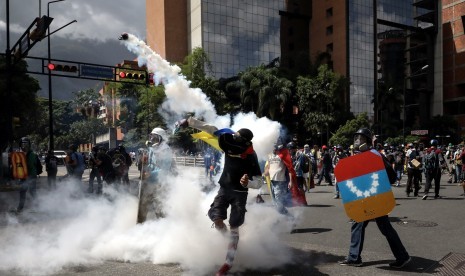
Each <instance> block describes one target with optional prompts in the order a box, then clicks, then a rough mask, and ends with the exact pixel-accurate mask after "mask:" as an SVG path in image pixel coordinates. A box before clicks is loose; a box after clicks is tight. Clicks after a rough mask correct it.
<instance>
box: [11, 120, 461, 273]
mask: <svg viewBox="0 0 465 276" xmlns="http://www.w3.org/2000/svg"><path fill="white" fill-rule="evenodd" d="M179 125H181V126H183V127H192V128H195V129H198V130H202V131H205V132H208V133H211V134H212V135H215V136H217V137H218V141H219V146H220V148H221V150H222V151H223V153H224V166H223V168H222V169H219V159H220V156H219V152H218V153H217V152H215V151H213V150H207V151H206V152H205V154H204V156H203V158H204V162H205V176H206V177H207V178H210V179H211V180H212V176H213V175H214V174H217V173H218V174H221V175H220V177H219V180H218V183H219V186H220V189H219V190H218V194H217V195H216V197H215V199H214V201H213V203H212V204H211V206H210V209H209V211H208V216H209V217H210V219H211V220H212V222H213V227H214V228H216V229H218V230H219V231H221V232H226V231H227V226H226V224H225V223H224V220H226V219H227V218H228V215H227V210H228V208H229V207H231V210H230V215H229V226H230V230H229V232H230V246H232V247H233V249H234V252H233V253H235V250H236V248H237V244H238V240H239V226H241V225H242V224H243V223H244V220H245V210H246V209H245V206H246V202H247V194H248V193H247V191H248V188H260V187H261V186H262V184H263V180H264V179H265V178H269V185H270V186H269V188H270V192H271V197H272V200H273V203H274V205H275V206H276V209H277V211H278V212H279V213H280V214H283V215H285V216H288V217H289V219H291V220H292V219H293V217H292V215H291V214H290V212H289V211H288V209H287V208H288V207H290V206H302V205H306V201H305V192H310V191H311V189H313V188H315V187H316V186H320V185H322V183H323V181H325V183H327V185H328V186H334V198H335V199H338V198H340V190H339V187H338V181H337V179H336V178H335V176H334V169H335V168H336V166H337V164H338V162H339V161H340V160H341V159H344V158H348V157H350V156H352V155H356V154H358V153H361V152H365V151H375V152H377V154H379V156H382V158H383V160H384V162H385V169H386V172H387V175H388V176H389V182H390V184H391V185H393V186H397V187H400V186H401V180H402V178H404V177H405V176H406V178H407V179H406V182H405V183H406V184H405V193H406V196H407V197H410V196H411V194H413V196H415V197H417V196H420V192H421V188H422V186H423V182H425V183H424V189H423V196H422V199H423V200H425V199H427V198H428V197H429V196H430V195H429V191H430V188H431V187H432V185H433V184H434V198H435V199H438V198H441V196H440V194H439V191H440V180H441V176H442V174H448V176H449V178H448V182H449V183H452V182H454V183H463V182H464V179H465V147H464V145H463V144H459V145H456V146H454V145H452V144H449V145H448V146H441V145H439V143H438V141H437V140H436V139H432V140H431V141H429V143H428V145H425V144H424V143H420V142H418V143H409V144H407V145H406V146H405V147H404V146H397V147H395V146H391V145H389V144H384V145H382V144H381V143H379V142H377V141H376V136H374V135H372V133H371V131H370V130H368V129H366V128H361V129H359V130H358V131H357V132H356V133H354V143H353V145H350V146H349V147H343V146H341V145H336V146H326V145H322V146H321V148H320V147H319V146H318V145H314V146H313V147H312V148H310V145H308V144H305V145H304V146H303V148H300V149H299V147H298V145H297V141H291V142H289V143H287V144H286V143H282V142H281V141H280V140H278V142H277V143H276V144H275V146H274V149H273V150H272V152H271V153H270V154H269V156H268V158H267V162H266V164H264V166H261V165H260V163H259V162H258V159H257V156H256V153H255V151H254V150H253V144H252V139H253V133H252V132H251V131H250V130H249V129H246V128H243V129H240V130H238V131H232V130H229V129H226V130H224V129H222V130H218V129H217V128H216V127H214V126H211V125H208V124H205V123H204V122H201V121H199V120H197V119H195V118H192V117H191V118H189V119H188V120H183V121H182V122H180V123H179ZM167 141H168V134H167V132H166V131H165V130H164V129H162V128H155V129H153V130H152V132H151V133H150V134H149V140H148V141H147V144H146V148H143V149H140V151H139V152H138V154H137V155H136V156H137V157H136V160H137V161H136V163H137V165H138V167H139V170H140V171H141V176H140V178H141V179H142V180H143V181H142V182H141V183H143V184H142V185H145V189H143V191H144V192H143V193H142V194H141V195H140V201H141V202H150V204H151V205H154V204H153V198H154V194H155V193H158V192H160V191H158V190H157V187H159V186H157V185H150V184H154V183H157V182H159V181H160V177H164V175H165V172H167V173H169V174H176V169H175V164H173V163H174V162H173V159H172V156H173V152H172V151H171V149H170V147H169V145H168V144H167ZM20 148H21V152H23V153H24V154H23V155H21V156H19V157H17V156H15V157H13V155H12V157H11V159H12V163H13V159H14V160H19V161H16V162H23V164H20V165H21V166H24V167H27V171H28V173H26V174H24V172H23V174H22V176H21V178H20V183H21V190H20V200H19V205H18V208H17V211H18V212H21V211H22V210H23V208H24V204H25V199H26V192H27V191H29V192H30V193H31V196H32V198H34V197H35V195H36V177H37V175H38V174H40V173H41V172H40V171H41V169H40V168H39V166H40V167H41V165H40V162H39V163H37V162H36V159H38V157H37V155H34V153H32V151H31V150H30V140H29V139H28V138H27V137H25V138H22V139H21V142H20ZM133 159H134V156H131V154H129V153H127V152H126V149H125V148H124V146H122V145H120V146H118V147H116V148H114V149H106V148H104V147H97V146H96V147H93V148H92V151H91V153H90V154H89V161H88V168H89V169H90V177H89V185H88V189H87V192H88V193H94V191H95V193H96V194H97V195H100V194H102V187H103V183H104V182H106V183H108V184H123V185H125V184H126V185H127V184H129V177H128V168H129V167H130V166H131V164H132V162H133ZM58 161H59V160H58V158H57V157H56V156H55V155H54V154H53V152H52V151H49V152H48V153H47V156H46V157H45V169H46V172H47V175H48V185H49V188H50V189H54V188H55V187H56V181H57V179H56V176H57V164H58ZM64 163H65V166H66V170H67V176H69V177H70V179H74V180H76V181H79V182H81V181H82V175H83V173H84V170H85V167H86V165H85V161H84V156H83V155H82V154H81V153H79V152H77V147H76V146H75V145H70V147H69V148H68V151H67V157H66V160H65V162H64ZM18 164H19V163H18ZM13 165H14V164H13ZM21 166H16V167H18V168H20V167H21ZM15 173H16V174H17V175H21V171H16V172H15ZM95 181H96V182H97V186H96V187H94V182H95ZM462 186H463V187H464V194H463V195H464V196H465V185H462ZM149 188H151V189H149ZM158 189H159V188H158ZM302 194H303V196H302ZM258 197H260V198H258ZM258 197H257V202H258V203H261V202H263V199H262V198H261V196H260V193H259V195H258ZM144 198H145V199H144ZM259 199H260V200H259ZM155 205H157V206H158V207H160V210H158V211H157V216H163V210H162V204H161V203H159V204H155ZM148 211H149V206H148V205H144V204H143V205H140V206H139V214H138V222H143V221H145V220H146V218H147V213H148ZM368 222H369V220H368V221H362V222H355V221H353V223H352V227H351V243H350V249H349V254H348V256H347V258H346V259H345V260H344V261H342V262H340V264H341V265H350V266H361V265H362V260H361V252H362V249H363V240H364V233H365V228H366V226H367V225H368ZM375 222H376V224H377V226H378V228H379V229H380V231H381V233H382V234H383V235H384V236H385V237H386V239H387V241H388V243H389V245H390V247H391V250H392V252H393V254H394V256H395V258H396V260H395V261H394V262H393V263H391V264H390V266H391V267H394V268H402V267H403V266H405V265H406V264H407V263H409V262H410V260H411V258H410V256H409V254H408V253H407V251H406V249H405V248H404V247H403V245H402V242H401V240H400V238H399V236H398V234H397V232H396V231H395V230H394V228H393V227H392V225H391V224H390V221H389V218H388V216H387V215H383V216H380V217H378V218H376V219H375ZM233 253H230V252H229V251H228V254H229V255H227V257H226V261H225V264H224V265H223V267H222V268H220V271H222V272H227V271H228V270H229V269H230V268H231V266H232V261H233V259H234V255H231V254H233ZM221 275H222V274H221Z"/></svg>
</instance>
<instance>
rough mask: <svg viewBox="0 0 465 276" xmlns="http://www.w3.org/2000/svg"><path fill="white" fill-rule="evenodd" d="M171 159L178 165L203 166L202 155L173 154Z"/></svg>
mask: <svg viewBox="0 0 465 276" xmlns="http://www.w3.org/2000/svg"><path fill="white" fill-rule="evenodd" d="M173 161H174V162H175V163H176V165H178V166H187V167H203V166H204V165H205V163H204V162H203V157H192V156H175V157H173Z"/></svg>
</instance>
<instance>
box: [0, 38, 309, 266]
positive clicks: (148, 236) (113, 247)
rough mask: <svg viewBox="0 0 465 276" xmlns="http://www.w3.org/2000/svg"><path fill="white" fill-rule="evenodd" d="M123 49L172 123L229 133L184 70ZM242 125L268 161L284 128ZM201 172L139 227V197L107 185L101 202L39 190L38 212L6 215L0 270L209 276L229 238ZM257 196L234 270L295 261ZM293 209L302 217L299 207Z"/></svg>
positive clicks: (173, 181) (174, 189) (133, 44)
mask: <svg viewBox="0 0 465 276" xmlns="http://www.w3.org/2000/svg"><path fill="white" fill-rule="evenodd" d="M124 43H125V44H126V45H127V46H128V48H129V49H130V50H131V51H132V52H134V53H135V54H137V55H138V60H139V62H141V63H143V64H147V67H148V68H149V70H150V71H153V72H154V73H155V76H156V80H157V81H162V83H163V84H164V85H165V88H166V94H167V101H166V102H165V103H164V109H166V110H168V111H169V112H168V113H170V114H173V115H174V116H178V118H174V117H173V118H169V119H170V120H171V121H172V122H174V121H175V120H176V119H179V118H180V116H182V115H183V114H184V113H185V112H191V111H195V112H196V114H200V115H201V116H203V117H204V118H205V119H206V121H207V122H210V123H212V124H215V125H216V126H218V127H220V128H221V127H229V118H227V117H218V116H217V115H216V113H215V110H214V108H213V105H212V104H211V102H210V101H209V100H208V98H207V97H206V96H205V94H203V92H202V91H201V90H200V89H192V88H190V87H189V82H188V81H187V80H186V79H185V78H184V77H183V76H182V75H180V74H179V72H180V70H179V67H177V66H175V65H170V64H169V63H168V62H167V61H165V60H163V59H162V58H161V57H160V56H159V55H157V54H156V53H153V52H152V51H151V50H150V49H149V48H148V47H147V46H146V45H145V43H143V42H141V41H140V40H138V39H137V38H135V37H134V36H132V35H129V39H128V40H127V41H125V42H124ZM141 65H142V64H141ZM241 127H247V128H249V129H251V130H252V131H253V133H254V135H255V136H254V138H253V143H254V148H255V150H256V151H257V154H258V156H259V157H260V158H261V159H265V158H266V156H267V154H268V153H269V152H270V151H271V149H272V146H273V143H274V142H275V141H276V139H277V137H278V134H279V129H280V126H279V124H278V123H276V122H272V121H270V120H268V119H266V118H257V117H256V116H255V115H254V114H252V113H251V114H239V115H238V116H236V117H235V118H234V125H233V126H231V128H232V129H239V128H241ZM203 174H204V171H203V169H198V168H189V167H182V170H180V171H179V174H178V175H177V176H176V177H174V176H166V178H165V179H161V183H160V185H162V187H163V189H164V190H165V191H166V193H164V195H163V199H162V200H163V204H164V210H165V212H166V216H165V217H164V218H159V219H157V220H151V221H147V222H146V223H144V224H135V222H136V215H137V202H138V201H137V197H136V196H134V195H133V194H128V193H124V192H119V191H116V190H114V189H113V188H112V187H111V186H104V193H106V194H108V196H107V197H101V198H92V197H83V196H82V193H83V190H84V189H85V186H86V185H87V183H82V184H81V185H78V184H77V183H71V182H62V183H60V185H59V188H58V189H57V190H56V191H53V192H50V193H43V192H41V191H39V197H38V198H37V201H36V207H35V209H34V210H35V211H36V212H31V213H28V211H26V212H25V213H24V214H22V215H21V216H20V217H13V216H10V215H6V216H7V218H6V219H5V221H7V223H6V226H4V227H0V244H1V245H2V246H0V270H2V271H8V270H14V271H15V272H19V273H20V274H25V275H47V274H51V273H56V272H58V271H60V270H61V269H63V268H66V267H69V266H73V265H86V264H95V263H97V264H98V263H101V262H104V261H106V260H123V261H130V262H142V261H151V262H153V263H155V264H163V263H178V264H180V266H181V267H182V268H183V270H184V271H185V273H186V274H187V275H211V274H213V272H214V271H216V269H217V268H218V267H219V265H221V264H222V263H223V261H224V257H225V255H226V247H227V242H228V239H227V238H226V237H224V236H223V235H222V234H221V233H219V232H217V231H216V230H215V229H212V228H211V224H212V222H211V221H210V220H209V218H208V216H207V214H206V213H207V211H208V209H209V206H210V204H211V202H212V201H213V198H214V196H215V194H216V191H213V192H212V193H205V192H203V188H204V186H205V183H203V182H202V181H201V179H202V177H201V175H203ZM256 193H257V191H256V190H250V191H249V200H248V203H247V214H246V218H245V223H244V225H243V226H242V227H241V228H240V240H239V247H238V251H237V255H236V261H235V263H234V267H233V271H234V270H239V271H240V270H244V269H258V270H260V269H266V270H268V269H272V268H276V267H281V266H283V265H284V264H287V263H290V262H291V261H292V255H291V253H290V250H289V248H288V247H287V246H286V245H285V244H284V243H282V242H281V241H280V240H279V237H278V235H279V233H283V232H289V231H290V228H291V225H290V223H289V222H288V221H287V220H286V218H285V217H283V216H282V215H280V214H279V213H278V212H277V211H276V210H275V209H274V207H273V206H272V204H271V202H269V201H268V202H266V203H264V204H256V203H255V202H254V201H255V199H254V196H255V195H256ZM291 211H292V212H293V214H294V215H295V217H299V214H298V212H300V210H299V209H295V208H293V210H291ZM0 219H1V217H0ZM226 223H227V221H226Z"/></svg>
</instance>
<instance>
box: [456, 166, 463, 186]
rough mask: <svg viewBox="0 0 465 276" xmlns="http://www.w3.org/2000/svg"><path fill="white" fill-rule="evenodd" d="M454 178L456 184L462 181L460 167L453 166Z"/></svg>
mask: <svg viewBox="0 0 465 276" xmlns="http://www.w3.org/2000/svg"><path fill="white" fill-rule="evenodd" d="M455 177H456V179H457V182H460V181H462V165H456V166H455Z"/></svg>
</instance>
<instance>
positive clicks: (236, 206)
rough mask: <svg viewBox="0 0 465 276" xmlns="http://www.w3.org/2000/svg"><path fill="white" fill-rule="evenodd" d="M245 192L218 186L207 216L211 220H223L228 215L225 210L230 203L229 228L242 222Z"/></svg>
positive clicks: (235, 226)
mask: <svg viewBox="0 0 465 276" xmlns="http://www.w3.org/2000/svg"><path fill="white" fill-rule="evenodd" d="M247 194H248V193H247V192H237V191H234V190H230V189H225V188H223V187H220V189H219V190H218V194H217V195H216V197H215V199H214V200H213V203H212V204H211V205H210V210H208V216H209V217H210V219H211V220H212V221H216V220H219V219H221V220H225V219H226V218H227V217H228V214H227V211H228V207H229V205H231V213H230V216H229V225H230V226H231V228H237V227H239V226H241V225H242V224H243V223H244V219H245V212H247V210H246V209H245V204H246V203H247Z"/></svg>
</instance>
